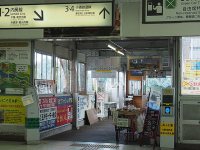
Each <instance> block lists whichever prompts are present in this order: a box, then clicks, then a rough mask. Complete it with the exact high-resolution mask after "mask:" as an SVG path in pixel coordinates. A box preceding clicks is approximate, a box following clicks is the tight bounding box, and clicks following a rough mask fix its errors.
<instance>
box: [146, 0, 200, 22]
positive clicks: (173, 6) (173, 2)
mask: <svg viewBox="0 0 200 150" xmlns="http://www.w3.org/2000/svg"><path fill="white" fill-rule="evenodd" d="M199 2H200V1H199V0H143V1H142V5H143V7H142V8H143V11H142V12H143V23H172V22H196V21H200V15H199Z"/></svg>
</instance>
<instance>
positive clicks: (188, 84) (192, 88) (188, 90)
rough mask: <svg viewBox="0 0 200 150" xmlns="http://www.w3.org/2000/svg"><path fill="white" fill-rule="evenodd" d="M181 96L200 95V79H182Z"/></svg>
mask: <svg viewBox="0 0 200 150" xmlns="http://www.w3.org/2000/svg"><path fill="white" fill-rule="evenodd" d="M181 94H188V95H200V78H199V77H196V78H194V77H183V78H182V90H181Z"/></svg>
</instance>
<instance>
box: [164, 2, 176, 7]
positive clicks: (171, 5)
mask: <svg viewBox="0 0 200 150" xmlns="http://www.w3.org/2000/svg"><path fill="white" fill-rule="evenodd" d="M165 8H166V9H175V8H176V0H165Z"/></svg>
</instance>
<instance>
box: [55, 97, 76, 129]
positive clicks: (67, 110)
mask: <svg viewBox="0 0 200 150" xmlns="http://www.w3.org/2000/svg"><path fill="white" fill-rule="evenodd" d="M72 121H73V101H72V96H58V97H57V125H56V126H61V125H64V124H67V123H70V122H72Z"/></svg>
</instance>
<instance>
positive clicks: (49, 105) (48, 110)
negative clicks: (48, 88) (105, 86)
mask: <svg viewBox="0 0 200 150" xmlns="http://www.w3.org/2000/svg"><path fill="white" fill-rule="evenodd" d="M39 107H40V131H43V130H48V129H51V128H54V127H56V119H57V98H56V97H40V98H39Z"/></svg>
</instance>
